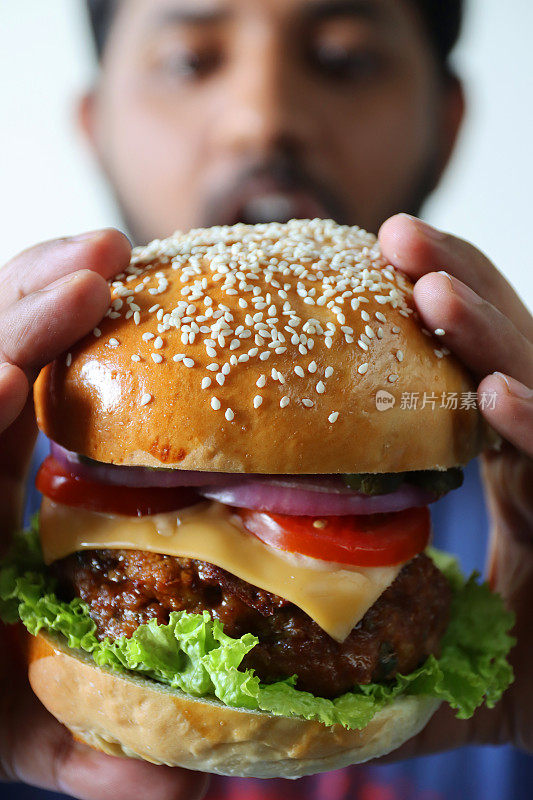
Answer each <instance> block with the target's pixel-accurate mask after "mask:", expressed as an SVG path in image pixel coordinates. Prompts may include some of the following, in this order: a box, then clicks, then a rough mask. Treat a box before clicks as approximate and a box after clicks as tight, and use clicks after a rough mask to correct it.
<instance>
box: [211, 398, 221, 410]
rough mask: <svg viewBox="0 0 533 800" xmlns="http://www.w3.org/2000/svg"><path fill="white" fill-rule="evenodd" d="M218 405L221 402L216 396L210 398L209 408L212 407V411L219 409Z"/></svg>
mask: <svg viewBox="0 0 533 800" xmlns="http://www.w3.org/2000/svg"><path fill="white" fill-rule="evenodd" d="M220 405H221V403H220V400H219V399H218V397H212V398H211V408H212V409H213V411H219V409H220Z"/></svg>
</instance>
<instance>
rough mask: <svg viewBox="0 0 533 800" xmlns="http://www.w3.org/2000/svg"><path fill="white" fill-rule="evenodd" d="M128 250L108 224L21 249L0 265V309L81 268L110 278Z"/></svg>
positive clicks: (127, 257) (125, 262)
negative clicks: (70, 236)
mask: <svg viewBox="0 0 533 800" xmlns="http://www.w3.org/2000/svg"><path fill="white" fill-rule="evenodd" d="M130 254H131V246H130V243H129V242H128V239H127V238H126V237H125V236H124V234H122V233H120V232H119V231H116V230H114V229H111V228H109V229H105V230H101V231H94V232H93V233H87V234H83V235H82V236H75V237H72V238H70V239H57V240H55V241H51V242H44V243H43V244H39V245H37V246H36V247H32V248H30V249H29V250H25V251H24V252H23V253H20V255H18V256H16V257H15V258H14V259H12V260H11V261H10V262H9V263H8V264H6V266H5V267H3V268H2V269H0V310H2V309H5V308H7V306H9V305H11V304H12V303H15V302H16V301H17V300H20V299H21V298H22V297H25V296H26V295H29V294H32V293H33V292H37V291H39V290H40V289H44V288H45V287H46V286H48V285H49V284H51V283H54V282H55V281H57V280H59V279H60V278H63V277H65V276H66V275H69V274H70V273H73V272H78V271H80V270H82V269H90V270H91V271H93V272H96V273H98V274H100V275H101V276H102V277H104V278H111V277H112V276H113V275H116V274H117V273H119V272H121V271H122V270H123V269H125V268H126V267H127V265H128V263H129V260H130Z"/></svg>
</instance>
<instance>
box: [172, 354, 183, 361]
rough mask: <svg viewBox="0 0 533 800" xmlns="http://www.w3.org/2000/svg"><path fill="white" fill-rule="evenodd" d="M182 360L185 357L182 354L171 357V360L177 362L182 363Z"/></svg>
mask: <svg viewBox="0 0 533 800" xmlns="http://www.w3.org/2000/svg"><path fill="white" fill-rule="evenodd" d="M184 358H185V355H184V354H183V353H176V355H175V356H173V358H172V360H173V361H176V362H177V361H183V359H184Z"/></svg>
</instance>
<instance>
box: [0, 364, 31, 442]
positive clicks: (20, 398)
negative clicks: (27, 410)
mask: <svg viewBox="0 0 533 800" xmlns="http://www.w3.org/2000/svg"><path fill="white" fill-rule="evenodd" d="M29 389H30V387H29V383H28V379H27V378H26V376H25V374H24V372H23V371H22V370H21V369H20V368H19V367H15V366H13V365H12V364H6V363H1V364H0V433H2V432H3V431H5V429H6V428H8V427H9V425H11V423H12V422H14V421H15V420H16V418H17V417H18V415H19V414H20V413H21V411H22V409H23V408H24V405H25V403H26V398H27V397H28V392H29Z"/></svg>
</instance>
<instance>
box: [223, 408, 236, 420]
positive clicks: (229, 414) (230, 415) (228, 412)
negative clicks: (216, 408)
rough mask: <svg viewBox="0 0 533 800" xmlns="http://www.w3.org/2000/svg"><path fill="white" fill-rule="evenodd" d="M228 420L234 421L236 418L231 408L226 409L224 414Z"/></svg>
mask: <svg viewBox="0 0 533 800" xmlns="http://www.w3.org/2000/svg"><path fill="white" fill-rule="evenodd" d="M224 416H225V417H226V419H227V420H228V422H232V421H233V420H234V419H235V414H234V413H233V410H232V409H231V408H227V409H226V413H225V414H224Z"/></svg>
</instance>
